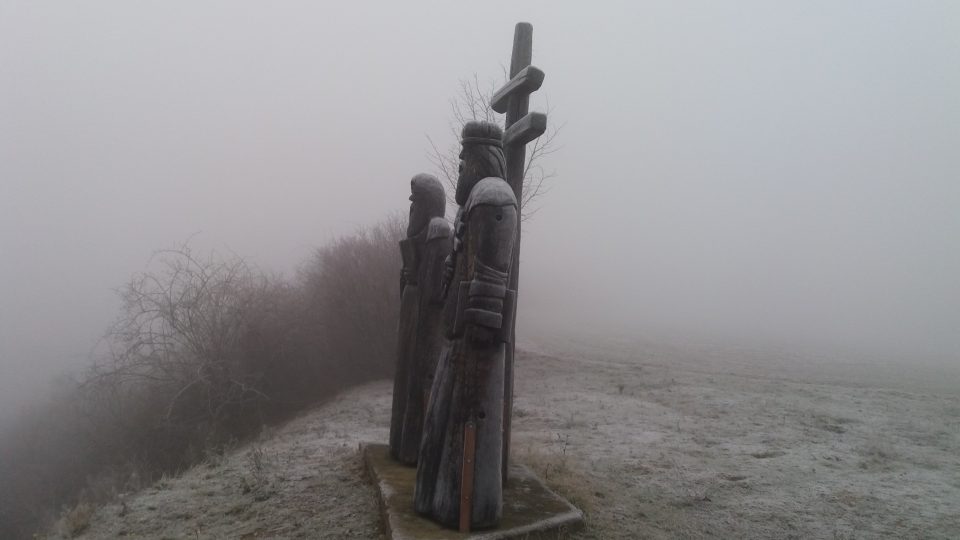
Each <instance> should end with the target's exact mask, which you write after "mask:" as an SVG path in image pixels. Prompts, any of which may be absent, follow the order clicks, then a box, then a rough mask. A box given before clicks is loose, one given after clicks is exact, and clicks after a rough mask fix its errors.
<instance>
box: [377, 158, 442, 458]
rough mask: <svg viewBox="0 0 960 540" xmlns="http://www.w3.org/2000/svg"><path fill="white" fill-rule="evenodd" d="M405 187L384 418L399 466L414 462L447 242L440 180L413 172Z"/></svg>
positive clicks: (433, 355) (435, 347)
mask: <svg viewBox="0 0 960 540" xmlns="http://www.w3.org/2000/svg"><path fill="white" fill-rule="evenodd" d="M410 192H411V194H410V220H409V221H408V223H407V238H405V239H404V240H401V241H400V254H401V255H402V257H403V269H402V270H401V272H400V322H399V325H398V332H397V333H398V340H397V364H396V374H395V375H394V379H393V410H392V413H391V418H390V455H391V456H392V457H393V458H394V459H396V460H397V461H399V462H401V463H403V464H405V465H415V464H416V463H417V453H418V452H419V449H420V438H421V433H422V430H423V416H424V412H425V410H426V407H427V398H428V397H429V395H430V394H429V393H430V386H431V384H432V383H433V376H434V371H435V369H436V365H437V358H438V357H439V355H440V342H441V341H442V340H443V332H442V330H441V322H442V312H443V300H442V294H441V280H442V275H443V265H444V260H445V259H446V257H447V255H448V254H449V253H450V247H451V242H450V236H451V229H450V224H449V223H447V220H446V219H444V217H443V215H444V213H445V211H446V205H447V197H446V193H445V192H444V189H443V186H442V185H441V184H440V181H439V180H437V179H436V178H435V177H433V176H431V175H429V174H418V175H416V176H414V177H413V179H412V180H411V181H410Z"/></svg>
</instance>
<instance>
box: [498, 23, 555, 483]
mask: <svg viewBox="0 0 960 540" xmlns="http://www.w3.org/2000/svg"><path fill="white" fill-rule="evenodd" d="M532 58H533V25H531V24H530V23H524V22H522V23H517V26H516V28H515V29H514V31H513V54H512V55H511V57H510V81H509V82H508V83H507V84H505V85H504V86H503V87H502V88H501V89H500V90H498V91H497V93H495V94H494V95H493V98H492V99H491V100H490V107H491V108H492V109H493V110H494V111H496V112H498V113H501V114H502V113H507V118H506V122H505V125H504V132H503V152H504V157H505V158H506V160H507V177H506V178H505V179H504V180H506V181H507V183H508V184H510V187H512V188H513V194H514V195H516V197H517V204H522V202H523V173H524V168H525V164H526V154H527V143H529V142H530V141H532V140H534V139H536V138H537V137H539V136H540V135H542V134H543V132H544V131H546V129H547V115H545V114H543V113H538V112H533V113H528V109H529V106H530V94H532V93H533V92H536V91H537V90H538V89H539V88H540V85H542V84H543V77H544V74H543V71H540V70H539V69H537V68H536V67H534V66H531V65H530V61H531V60H532ZM518 210H519V208H518ZM519 276H520V222H517V238H516V240H515V242H514V244H513V265H512V266H511V269H510V283H509V286H508V288H509V289H512V290H514V291H516V290H517V286H518V284H519V282H520V279H519ZM513 320H514V323H513V324H514V326H516V317H513ZM508 335H510V336H513V335H514V329H513V328H511V329H510V333H509V334H508ZM514 341H515V340H511V341H510V343H508V344H507V351H506V358H505V362H504V369H505V373H504V378H503V381H504V388H503V461H502V463H503V471H502V473H503V484H504V485H506V484H507V471H508V469H509V466H510V428H511V423H512V422H511V418H512V416H513V353H514V343H513V342H514Z"/></svg>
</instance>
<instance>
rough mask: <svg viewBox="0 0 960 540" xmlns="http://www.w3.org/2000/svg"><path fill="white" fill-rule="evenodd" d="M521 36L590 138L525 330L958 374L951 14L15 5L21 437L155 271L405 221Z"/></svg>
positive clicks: (1, 111)
mask: <svg viewBox="0 0 960 540" xmlns="http://www.w3.org/2000/svg"><path fill="white" fill-rule="evenodd" d="M520 20H526V21H529V22H531V23H533V25H534V64H535V65H537V66H539V67H541V68H542V69H543V70H544V71H545V72H546V75H547V76H546V81H545V83H544V86H543V89H542V91H541V92H539V93H538V97H537V98H536V99H535V100H534V104H533V108H534V109H540V110H543V109H546V107H547V106H548V104H549V106H550V107H551V115H550V121H551V122H552V123H554V124H555V125H561V124H562V125H563V129H562V130H561V132H560V135H559V136H558V141H559V143H560V145H561V147H560V148H559V150H558V151H557V152H556V153H554V154H552V155H551V156H549V157H548V158H546V159H545V161H544V166H545V167H547V168H548V169H550V170H556V172H557V176H556V178H555V179H553V180H552V181H550V185H549V191H548V193H547V194H546V195H544V196H543V197H542V198H540V199H539V200H538V201H537V202H536V205H537V206H538V208H539V211H538V212H537V213H536V215H535V216H533V217H532V219H530V220H529V221H527V222H525V223H524V236H523V252H522V259H521V263H522V274H521V306H522V307H521V311H522V314H521V317H522V321H528V325H529V327H530V328H533V327H534V326H538V325H539V326H541V327H542V326H544V325H549V326H552V327H554V328H558V329H569V330H571V331H573V330H575V329H578V328H587V327H589V328H592V329H593V328H601V329H603V328H609V329H611V330H616V331H617V332H624V333H631V332H636V333H638V334H645V333H650V332H654V333H655V332H667V333H670V335H672V336H681V337H682V336H690V339H699V338H700V337H702V336H714V337H717V338H718V339H719V338H722V339H724V340H728V341H732V342H736V343H742V344H746V345H749V344H751V343H758V344H759V343H777V344H780V345H783V346H797V347H804V346H811V347H817V348H820V349H821V350H831V348H833V349H835V350H838V351H839V350H843V351H858V352H860V353H861V354H863V355H864V357H866V358H870V357H883V358H893V359H902V360H904V361H906V362H914V363H916V362H921V363H922V362H937V363H940V364H943V365H957V364H960V358H958V356H960V332H958V329H960V282H958V278H957V276H960V183H958V179H960V153H958V151H957V150H958V148H960V99H958V98H957V96H960V33H958V32H957V28H960V5H958V4H956V3H953V2H948V1H943V2H911V3H904V2H870V3H862V2H839V3H838V2H814V3H809V2H802V3H792V4H787V3H776V4H771V3H769V2H760V1H757V2H735V3H716V2H684V3H679V4H678V3H675V2H666V1H664V2H644V3H635V2H623V3H602V4H597V3H594V4H591V5H590V7H589V8H587V7H584V6H573V5H571V6H567V5H558V4H557V3H554V2H537V3H524V4H522V5H521V4H518V3H516V2H495V1H491V2H485V3H483V4H465V3H439V2H436V3H435V2H418V3H410V2H404V3H382V4H379V5H366V4H364V5H347V4H346V3H343V4H339V5H335V6H334V5H328V4H326V3H316V2H284V3H279V4H278V3H262V2H236V1H231V2H205V3H171V2H153V3H146V4H145V3H139V2H138V3H131V2H123V1H109V2H108V1H98V2H84V3H56V4H53V3H36V2H25V1H24V2H11V1H5V2H3V3H0V283H2V288H0V417H6V416H8V415H10V414H11V413H12V412H15V411H16V409H17V404H18V403H21V402H22V400H23V399H24V398H26V397H28V396H31V395H35V394H37V393H40V392H43V391H44V390H45V389H46V388H47V386H46V385H47V384H48V381H49V380H50V379H51V377H52V376H53V375H55V374H57V373H60V372H62V371H63V370H65V369H77V368H79V367H81V366H83V365H84V364H85V362H86V361H87V358H88V357H89V356H90V355H91V354H93V351H94V350H95V348H96V344H97V340H98V338H99V337H100V336H101V335H102V333H103V331H104V329H105V328H106V327H107V326H108V325H109V324H110V322H111V321H112V320H113V318H114V317H115V316H116V313H117V309H118V305H119V302H118V299H117V297H116V294H115V292H114V289H115V288H117V287H120V286H122V285H123V283H124V282H125V281H126V280H127V279H128V277H129V276H130V275H131V274H133V273H135V272H137V271H140V270H142V269H143V268H144V267H145V266H146V265H147V263H148V261H149V260H150V257H151V254H152V253H153V252H154V251H155V250H157V249H162V248H169V247H173V246H176V245H179V244H181V243H183V242H184V241H187V240H189V241H190V243H191V245H193V246H194V248H195V249H200V250H208V249H218V250H221V251H225V252H233V253H236V254H237V255H239V256H241V257H243V258H245V259H246V260H248V261H249V262H250V263H252V264H254V265H256V266H257V267H259V268H261V269H263V270H266V271H267V272H270V273H281V274H293V273H295V272H296V271H297V268H298V266H299V265H300V264H302V262H303V261H304V260H305V259H306V258H307V257H309V256H310V254H311V253H312V250H313V249H315V248H316V247H317V246H318V245H320V244H322V243H323V242H324V241H326V240H328V239H330V238H331V237H333V236H334V235H338V234H343V233H347V232H350V231H352V230H354V229H355V228H356V227H358V226H361V225H364V224H369V223H373V222H376V221H377V220H379V219H381V218H382V217H384V216H385V215H387V214H389V213H391V212H396V211H401V212H402V211H405V210H406V208H407V205H408V204H409V203H408V201H407V197H408V194H409V183H408V181H409V179H410V177H411V176H412V175H413V174H415V173H418V172H421V171H428V172H429V171H431V165H430V162H429V160H428V156H427V154H428V151H429V148H430V146H429V143H428V140H427V136H430V137H432V138H434V139H435V140H438V141H440V142H441V143H442V144H444V145H446V144H449V143H451V142H452V138H451V135H450V133H449V129H448V122H449V121H450V108H449V100H450V99H451V98H452V97H454V96H455V95H456V94H457V92H458V87H459V86H458V84H459V83H458V81H459V80H461V79H464V78H470V77H472V76H474V74H476V75H477V77H478V78H479V79H480V80H481V81H487V80H491V81H496V82H497V83H499V82H500V81H502V78H503V71H504V65H505V64H507V63H508V62H509V53H510V45H511V40H512V33H513V25H514V23H515V22H517V21H520ZM548 102H549V103H548ZM448 217H452V216H448ZM521 332H522V328H521ZM521 341H522V336H521Z"/></svg>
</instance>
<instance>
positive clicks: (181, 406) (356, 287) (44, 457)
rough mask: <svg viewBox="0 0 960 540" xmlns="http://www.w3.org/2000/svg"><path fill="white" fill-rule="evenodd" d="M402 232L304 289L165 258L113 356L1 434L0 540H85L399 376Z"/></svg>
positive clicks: (126, 319)
mask: <svg viewBox="0 0 960 540" xmlns="http://www.w3.org/2000/svg"><path fill="white" fill-rule="evenodd" d="M403 232H404V227H403V220H402V219H401V218H400V217H393V218H390V219H388V220H386V221H385V222H383V223H381V224H379V225H376V226H373V227H369V228H367V229H364V230H361V231H359V232H357V233H356V234H353V235H348V236H344V237H342V238H339V239H337V240H335V241H333V242H331V243H330V244H329V245H327V246H325V247H323V248H321V249H319V250H318V251H317V253H316V255H315V256H314V257H313V258H312V259H311V260H310V261H309V262H308V263H307V264H306V266H305V267H304V268H303V270H302V272H301V274H300V276H299V277H298V279H297V280H296V281H294V282H293V283H289V282H282V281H279V280H276V279H269V278H267V277H266V276H264V275H263V274H262V273H261V272H259V271H257V270H256V269H254V268H251V267H250V266H249V265H247V264H246V263H245V262H244V261H243V260H242V259H239V258H238V257H235V256H227V257H221V256H218V255H216V254H210V255H207V256H199V255H197V254H196V253H195V252H194V251H193V250H192V249H190V248H189V246H183V247H181V248H179V249H176V250H170V251H163V252H160V253H158V254H157V255H156V257H155V259H154V260H153V261H152V265H151V266H150V267H149V269H148V270H147V271H146V272H144V273H142V274H139V275H137V276H134V278H133V279H132V280H131V281H130V282H129V283H128V284H127V286H125V287H124V288H123V289H122V290H121V291H120V294H121V299H122V311H121V315H120V317H119V318H118V320H117V323H116V324H115V325H114V326H113V327H112V328H111V329H110V330H109V332H108V333H107V336H106V338H105V343H106V344H107V345H108V350H109V354H108V355H107V356H105V357H103V358H100V359H99V361H97V362H96V363H95V364H94V365H93V366H92V367H91V369H90V370H89V372H88V373H86V374H85V375H84V376H83V377H81V378H80V379H79V380H77V381H64V382H63V384H62V385H61V391H60V393H59V394H58V395H56V396H53V397H51V399H49V400H48V401H47V402H45V403H44V404H42V405H38V406H35V407H34V408H33V409H32V410H31V411H30V412H29V413H28V414H26V415H24V416H23V417H21V418H20V419H19V422H18V423H17V424H16V425H15V426H13V427H12V428H10V429H9V431H8V432H6V433H2V434H0V538H20V537H29V536H30V535H32V534H33V533H34V532H36V531H37V530H38V529H39V528H41V527H44V524H48V525H49V524H53V523H54V522H56V521H58V518H61V519H60V520H59V523H60V524H61V525H65V524H73V525H71V526H70V527H69V529H70V530H71V531H77V532H79V531H80V530H82V526H83V521H84V520H83V519H80V518H83V516H84V515H87V513H88V510H89V509H90V508H92V507H93V506H95V505H96V504H98V503H100V502H103V501H104V500H106V499H109V498H110V497H113V496H116V495H118V494H120V493H122V492H124V491H126V490H132V489H137V488H139V487H140V485H142V484H147V483H150V482H151V481H153V480H155V479H157V478H159V477H161V476H162V475H166V474H176V473H177V472H179V471H181V470H183V469H184V468H186V467H188V466H190V465H192V464H195V463H199V462H201V461H203V460H205V459H206V460H208V461H209V457H210V453H211V451H222V449H223V448H224V447H225V446H227V445H230V444H232V443H233V442H235V441H237V440H239V439H244V438H247V437H249V436H251V435H253V434H254V433H256V431H257V430H259V429H260V428H261V427H262V426H263V424H264V423H269V422H271V421H275V420H278V419H280V418H283V417H286V416H288V415H290V414H292V413H295V412H297V411H299V410H302V409H303V408H304V407H305V406H307V405H309V404H311V403H314V402H316V401H318V400H321V399H324V398H325V397H328V396H330V395H332V394H333V393H334V392H335V391H337V390H339V389H341V388H343V387H345V386H346V385H349V384H353V383H358V382H363V381H367V380H371V379H373V378H378V377H385V376H389V375H390V374H391V370H392V365H393V348H394V346H395V341H396V317H397V304H398V303H399V299H398V298H397V296H398V294H399V281H398V275H399V268H400V260H399V254H398V249H397V242H398V241H399V240H400V239H401V238H402V235H403ZM261 457H262V456H261ZM260 465H262V460H261V461H260ZM255 469H258V470H262V466H261V467H259V468H257V467H255ZM63 507H66V508H69V509H71V510H70V511H66V513H62V514H61V513H60V509H61V508H63ZM78 509H79V510H82V512H79V511H77V510H78ZM71 512H72V513H71ZM67 517H69V519H66V520H64V519H63V518H67ZM68 522H69V523H68ZM74 525H75V526H74ZM71 534H73V533H71Z"/></svg>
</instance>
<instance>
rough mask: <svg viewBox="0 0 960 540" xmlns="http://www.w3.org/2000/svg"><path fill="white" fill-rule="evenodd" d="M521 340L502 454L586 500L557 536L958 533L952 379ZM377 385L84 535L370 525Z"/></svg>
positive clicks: (343, 529)
mask: <svg viewBox="0 0 960 540" xmlns="http://www.w3.org/2000/svg"><path fill="white" fill-rule="evenodd" d="M527 348H528V350H525V351H524V352H523V353H522V354H521V355H520V356H519V360H518V369H517V392H516V394H517V399H516V409H515V411H514V414H515V420H514V426H515V447H514V448H515V454H514V458H515V459H518V460H520V461H521V462H524V463H526V464H528V465H530V466H531V467H532V468H533V469H535V470H536V471H537V472H538V473H539V474H540V475H541V476H542V477H543V478H544V479H545V480H546V482H547V483H548V484H549V485H550V486H551V487H553V488H554V489H556V490H557V491H558V492H560V493H562V494H564V495H565V496H567V497H568V498H570V499H571V500H572V501H573V502H574V503H575V504H577V505H578V506H580V507H581V508H583V509H584V510H585V512H586V516H587V527H586V528H585V529H584V530H583V531H581V532H578V533H576V534H574V535H571V536H569V537H571V538H604V539H606V538H676V537H684V538H700V537H719V538H877V537H884V538H956V537H958V536H960V393H958V392H960V386H955V385H951V384H950V381H951V379H949V377H950V376H955V375H953V374H947V375H940V376H929V377H927V378H924V377H921V376H918V375H917V373H915V371H916V370H913V371H914V372H913V373H911V370H905V373H904V375H903V376H899V375H897V373H898V372H897V371H896V370H893V368H890V369H889V370H888V372H885V371H884V370H883V369H880V368H877V367H876V366H870V365H851V364H846V365H829V364H818V363H817V362H806V363H800V362H799V361H798V360H797V359H796V358H794V357H791V356H786V355H775V354H772V355H770V356H768V357H764V355H763V354H761V353H749V354H747V353H746V352H743V351H729V350H710V349H708V348H700V349H698V350H695V351H693V352H690V351H682V350H680V349H676V348H670V347H662V346H654V345H651V344H636V343H631V342H629V340H627V341H620V342H614V341H606V342H603V343H602V344H600V343H599V342H592V343H591V342H584V341H574V340H568V341H566V342H564V341H563V340H561V339H559V338H555V339H546V340H539V341H536V340H535V341H534V342H531V343H529V344H528V345H527ZM945 377H946V379H945ZM953 380H956V379H953ZM925 381H929V384H927V382H925ZM925 385H926V386H925ZM951 388H952V389H956V390H957V392H951V391H950V389H951ZM390 391H391V386H390V383H389V382H386V381H383V382H377V383H372V384H368V385H365V386H362V387H359V388H356V389H354V390H351V391H348V392H346V393H344V394H342V395H340V396H339V397H338V398H337V399H335V400H334V401H332V402H330V403H328V404H326V405H324V406H322V407H319V408H317V409H315V410H313V411H311V412H309V413H308V414H305V415H303V416H301V417H300V418H298V419H296V420H294V421H291V422H289V423H288V424H286V425H284V426H281V427H279V428H276V429H272V430H269V431H267V432H265V433H264V434H263V436H262V437H261V440H260V441H259V442H256V443H254V444H251V445H249V446H245V447H242V448H237V449H235V450H233V451H231V452H228V453H227V454H226V455H224V456H211V458H210V459H209V460H208V463H206V464H204V465H202V466H199V467H196V468H194V469H191V470H189V471H186V472H184V473H183V474H182V475H180V476H178V477H176V478H171V479H167V480H164V481H161V482H159V483H157V484H156V485H154V486H152V487H150V488H147V489H145V490H143V491H141V492H139V493H135V494H130V495H128V496H127V497H125V498H124V500H122V501H118V502H117V503H116V504H112V505H109V506H106V507H103V508H100V509H97V510H96V511H95V512H93V513H92V515H90V516H88V517H83V516H81V517H82V518H83V519H85V520H87V521H88V522H89V523H88V524H86V525H85V526H83V527H81V528H82V529H83V531H84V532H83V533H82V534H81V536H82V537H85V538H102V537H109V538H114V537H118V536H124V537H132V538H163V537H168V538H267V537H275V538H377V537H379V536H380V535H381V534H382V533H381V530H380V524H379V516H378V513H377V511H376V502H375V501H376V499H375V497H374V494H373V491H372V487H371V486H370V485H368V484H367V483H366V481H365V479H364V478H363V476H362V472H361V468H360V465H359V459H358V457H357V452H356V450H357V444H358V443H359V442H360V441H385V440H386V438H387V425H388V421H389V412H390V411H389V408H390Z"/></svg>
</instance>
